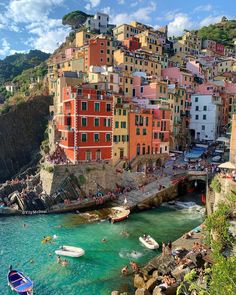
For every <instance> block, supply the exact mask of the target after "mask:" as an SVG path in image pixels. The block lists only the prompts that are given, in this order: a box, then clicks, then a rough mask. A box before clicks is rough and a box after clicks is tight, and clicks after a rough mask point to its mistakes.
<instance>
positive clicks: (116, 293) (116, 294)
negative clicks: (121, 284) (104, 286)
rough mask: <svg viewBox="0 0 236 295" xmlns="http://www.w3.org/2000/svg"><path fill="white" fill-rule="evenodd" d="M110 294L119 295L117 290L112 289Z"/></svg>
mask: <svg viewBox="0 0 236 295" xmlns="http://www.w3.org/2000/svg"><path fill="white" fill-rule="evenodd" d="M111 295H119V292H118V291H112V292H111Z"/></svg>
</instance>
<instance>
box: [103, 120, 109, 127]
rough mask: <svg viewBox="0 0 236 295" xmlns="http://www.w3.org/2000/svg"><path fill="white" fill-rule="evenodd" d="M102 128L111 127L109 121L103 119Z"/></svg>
mask: <svg viewBox="0 0 236 295" xmlns="http://www.w3.org/2000/svg"><path fill="white" fill-rule="evenodd" d="M104 126H105V127H111V119H107V118H105V119H104Z"/></svg>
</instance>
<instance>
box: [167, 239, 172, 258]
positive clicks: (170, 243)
mask: <svg viewBox="0 0 236 295" xmlns="http://www.w3.org/2000/svg"><path fill="white" fill-rule="evenodd" d="M167 247H168V250H169V252H170V255H171V253H172V242H171V241H169V243H168V244H167Z"/></svg>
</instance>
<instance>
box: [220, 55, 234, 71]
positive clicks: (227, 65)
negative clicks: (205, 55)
mask: <svg viewBox="0 0 236 295" xmlns="http://www.w3.org/2000/svg"><path fill="white" fill-rule="evenodd" d="M235 61H236V60H235V59H234V58H227V59H225V60H221V61H220V62H219V63H218V64H217V66H218V73H219V74H221V73H225V72H233V71H235V70H236V66H235Z"/></svg>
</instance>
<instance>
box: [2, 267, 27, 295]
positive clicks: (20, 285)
mask: <svg viewBox="0 0 236 295" xmlns="http://www.w3.org/2000/svg"><path fill="white" fill-rule="evenodd" d="M7 281H8V285H9V286H10V288H11V289H12V291H15V292H16V293H17V294H19V295H33V282H32V281H31V280H30V278H28V277H26V276H25V275H24V274H23V273H22V272H20V271H17V270H10V271H9V272H8V275H7Z"/></svg>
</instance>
